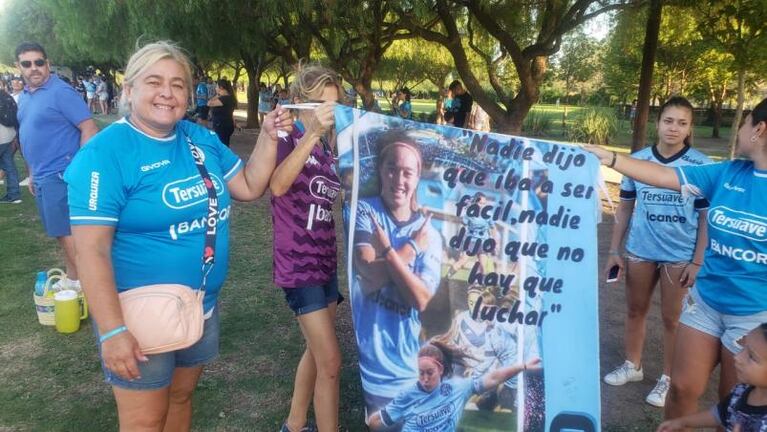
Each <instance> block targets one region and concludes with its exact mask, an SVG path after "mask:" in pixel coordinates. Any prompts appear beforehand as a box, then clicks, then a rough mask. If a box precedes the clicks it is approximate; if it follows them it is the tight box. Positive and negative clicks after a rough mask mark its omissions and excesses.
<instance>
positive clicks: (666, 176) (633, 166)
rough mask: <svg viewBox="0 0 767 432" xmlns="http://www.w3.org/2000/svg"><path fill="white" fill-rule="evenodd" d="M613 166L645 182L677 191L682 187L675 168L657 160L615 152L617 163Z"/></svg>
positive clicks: (624, 173) (620, 171)
mask: <svg viewBox="0 0 767 432" xmlns="http://www.w3.org/2000/svg"><path fill="white" fill-rule="evenodd" d="M612 168H613V169H614V170H616V171H618V172H619V173H621V174H623V175H626V176H629V177H631V178H632V179H634V180H638V181H640V182H642V183H645V184H649V185H652V186H656V187H661V188H665V189H671V190H675V191H679V190H680V188H681V187H680V184H679V178H677V176H676V171H675V170H674V168H669V167H667V166H663V165H660V164H657V163H655V162H650V161H643V160H639V159H634V158H632V157H630V156H626V155H622V154H619V153H615V164H614V165H613V167H612Z"/></svg>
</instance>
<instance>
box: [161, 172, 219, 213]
mask: <svg viewBox="0 0 767 432" xmlns="http://www.w3.org/2000/svg"><path fill="white" fill-rule="evenodd" d="M210 179H211V180H213V186H215V188H216V195H218V196H221V194H222V193H224V187H223V184H224V183H223V182H222V181H221V179H219V178H218V177H217V176H216V175H215V174H211V175H210ZM207 199H208V190H207V189H205V184H204V183H203V182H202V178H201V177H200V176H199V175H195V176H192V177H188V178H185V179H182V180H176V181H174V182H171V183H168V184H166V185H165V187H164V188H163V189H162V200H163V202H164V203H165V205H167V206H168V207H170V208H172V209H182V208H186V207H189V206H193V205H195V204H199V203H201V202H204V201H206V200H207Z"/></svg>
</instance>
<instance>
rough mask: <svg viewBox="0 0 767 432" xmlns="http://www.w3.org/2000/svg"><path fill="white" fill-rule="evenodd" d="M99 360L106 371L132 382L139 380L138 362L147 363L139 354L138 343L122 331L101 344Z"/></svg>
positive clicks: (130, 335) (129, 334)
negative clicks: (100, 359) (102, 361)
mask: <svg viewBox="0 0 767 432" xmlns="http://www.w3.org/2000/svg"><path fill="white" fill-rule="evenodd" d="M101 358H102V359H103V360H104V365H106V367H107V369H109V370H110V371H112V372H114V373H116V374H117V375H119V376H120V377H121V378H123V379H127V380H131V381H132V380H134V379H139V378H141V371H139V368H138V363H137V362H138V361H142V362H145V361H149V359H148V358H147V357H146V356H145V355H144V354H142V353H141V348H139V345H138V341H136V338H134V337H133V335H132V334H131V333H130V331H124V332H122V333H120V334H118V335H115V336H113V337H111V338H109V339H107V340H105V341H104V342H103V343H102V344H101Z"/></svg>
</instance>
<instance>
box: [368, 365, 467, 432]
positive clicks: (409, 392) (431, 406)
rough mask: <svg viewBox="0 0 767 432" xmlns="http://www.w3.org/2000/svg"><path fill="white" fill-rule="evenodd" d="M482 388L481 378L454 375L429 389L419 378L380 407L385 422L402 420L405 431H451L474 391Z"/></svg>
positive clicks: (388, 424) (387, 423)
mask: <svg viewBox="0 0 767 432" xmlns="http://www.w3.org/2000/svg"><path fill="white" fill-rule="evenodd" d="M481 392H482V378H474V379H472V378H460V377H455V376H453V377H451V378H448V379H445V380H443V381H442V383H440V385H439V386H437V388H435V389H434V390H432V391H431V392H427V391H426V390H424V389H423V387H421V384H420V383H418V382H416V383H414V384H411V385H410V386H408V388H407V389H405V390H404V391H402V392H400V393H399V394H398V395H397V397H395V398H394V400H392V401H391V402H389V404H387V405H386V407H385V408H384V409H383V410H381V420H382V421H383V423H384V425H386V426H391V425H394V424H397V423H402V424H403V426H402V432H448V431H454V430H455V429H456V427H458V423H460V421H461V416H462V415H463V407H464V405H466V401H467V400H468V399H469V396H471V395H472V393H481Z"/></svg>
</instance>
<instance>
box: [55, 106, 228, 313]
mask: <svg viewBox="0 0 767 432" xmlns="http://www.w3.org/2000/svg"><path fill="white" fill-rule="evenodd" d="M187 136H188V137H189V138H191V140H192V143H193V144H194V145H195V146H197V148H198V149H199V150H200V151H201V153H202V154H203V156H204V163H205V167H206V168H207V169H208V172H209V174H210V177H211V179H212V180H213V184H214V185H215V188H216V194H217V196H218V210H219V221H218V226H217V232H216V261H215V266H214V268H213V270H212V271H211V273H210V274H209V275H208V279H207V285H206V292H205V302H204V303H205V311H206V312H208V311H210V310H212V308H213V307H214V306H215V304H216V298H217V296H218V292H219V291H220V289H221V285H222V284H223V283H224V279H225V277H226V270H227V266H228V261H229V215H230V213H231V198H230V196H229V191H228V189H227V186H226V182H227V181H229V180H231V179H232V178H233V177H234V175H235V174H236V173H237V172H239V170H241V169H242V162H241V161H240V159H239V158H238V157H237V155H235V154H234V153H233V152H232V151H231V150H229V148H228V147H226V146H224V145H223V144H221V142H220V141H219V139H218V137H217V136H216V134H215V133H214V132H212V131H209V130H207V129H205V128H203V127H201V126H197V125H195V124H193V123H190V122H186V121H181V122H179V123H178V125H177V126H176V132H175V133H174V134H173V135H171V136H169V137H167V138H162V139H160V138H153V137H150V136H149V135H146V134H144V133H143V132H141V131H139V130H138V129H136V128H135V127H134V126H133V125H131V124H130V123H129V122H128V121H127V120H126V119H122V120H119V121H117V122H115V123H114V124H112V125H111V126H109V127H108V128H106V129H104V130H103V131H101V132H100V133H99V134H97V135H96V136H95V137H93V138H92V139H91V140H90V141H89V143H88V145H86V146H85V147H83V148H82V149H81V150H80V152H78V154H77V156H76V157H75V158H74V160H73V161H72V164H71V165H70V166H69V168H68V169H67V171H66V173H65V175H64V180H65V181H66V182H67V184H68V189H69V209H70V210H69V213H70V221H71V223H72V225H106V226H112V227H114V228H115V234H114V239H113V243H112V266H113V267H114V273H115V281H116V283H117V290H118V291H119V292H122V291H126V290H129V289H131V288H135V287H139V286H143V285H150V284H158V283H176V284H183V285H188V286H191V287H194V288H198V287H199V286H200V284H201V282H202V270H201V266H202V250H203V245H204V243H205V231H206V229H207V223H206V222H205V218H206V213H207V211H208V193H207V190H206V188H205V186H204V184H203V181H202V178H201V177H200V174H199V171H198V170H197V167H196V166H195V162H194V159H193V157H192V154H191V152H190V150H189V146H188V144H187V142H186V137H187Z"/></svg>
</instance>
